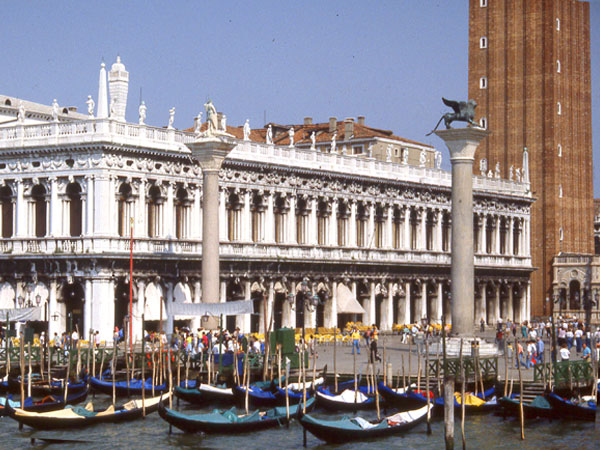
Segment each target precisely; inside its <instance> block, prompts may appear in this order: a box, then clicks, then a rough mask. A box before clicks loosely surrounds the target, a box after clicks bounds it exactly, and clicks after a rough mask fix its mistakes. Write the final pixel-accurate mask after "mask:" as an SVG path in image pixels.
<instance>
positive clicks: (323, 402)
mask: <svg viewBox="0 0 600 450" xmlns="http://www.w3.org/2000/svg"><path fill="white" fill-rule="evenodd" d="M316 398H317V405H318V406H320V407H321V408H324V409H327V410H329V411H360V410H369V409H375V407H376V406H377V405H376V401H375V395H374V394H373V390H372V389H371V390H370V392H369V390H368V388H367V387H366V386H360V387H359V388H358V390H357V391H355V390H354V389H346V390H344V391H342V392H341V393H340V394H338V395H335V394H333V393H331V392H329V390H328V389H326V388H322V389H318V390H317V392H316ZM382 403H383V402H382Z"/></svg>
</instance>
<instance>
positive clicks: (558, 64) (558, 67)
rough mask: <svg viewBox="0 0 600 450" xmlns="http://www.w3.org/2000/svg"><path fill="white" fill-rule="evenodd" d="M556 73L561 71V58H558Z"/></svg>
mask: <svg viewBox="0 0 600 450" xmlns="http://www.w3.org/2000/svg"><path fill="white" fill-rule="evenodd" d="M556 73H560V59H557V60H556Z"/></svg>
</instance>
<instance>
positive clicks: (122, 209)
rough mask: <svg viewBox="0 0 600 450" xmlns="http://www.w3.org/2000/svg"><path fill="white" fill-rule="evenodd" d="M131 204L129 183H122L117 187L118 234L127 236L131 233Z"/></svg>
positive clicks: (131, 197) (131, 196)
mask: <svg viewBox="0 0 600 450" xmlns="http://www.w3.org/2000/svg"><path fill="white" fill-rule="evenodd" d="M132 206H133V195H132V189H131V185H130V184H129V183H123V184H121V186H120V187H119V197H118V200H117V214H118V218H117V220H118V223H117V226H118V232H119V236H129V235H130V234H131V230H130V221H131V217H133V216H132V211H131V208H132Z"/></svg>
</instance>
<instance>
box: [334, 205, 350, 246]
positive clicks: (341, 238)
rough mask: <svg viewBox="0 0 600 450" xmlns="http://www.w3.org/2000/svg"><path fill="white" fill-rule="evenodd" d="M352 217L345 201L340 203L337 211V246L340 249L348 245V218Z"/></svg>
mask: <svg viewBox="0 0 600 450" xmlns="http://www.w3.org/2000/svg"><path fill="white" fill-rule="evenodd" d="M349 217H350V208H349V207H348V204H347V203H346V202H344V201H343V200H340V201H339V203H338V210H337V244H338V245H339V246H340V247H344V246H346V245H348V218H349Z"/></svg>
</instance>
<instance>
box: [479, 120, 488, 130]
mask: <svg viewBox="0 0 600 450" xmlns="http://www.w3.org/2000/svg"><path fill="white" fill-rule="evenodd" d="M479 125H480V126H481V128H483V129H484V130H487V119H486V118H485V117H482V118H481V119H479Z"/></svg>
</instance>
